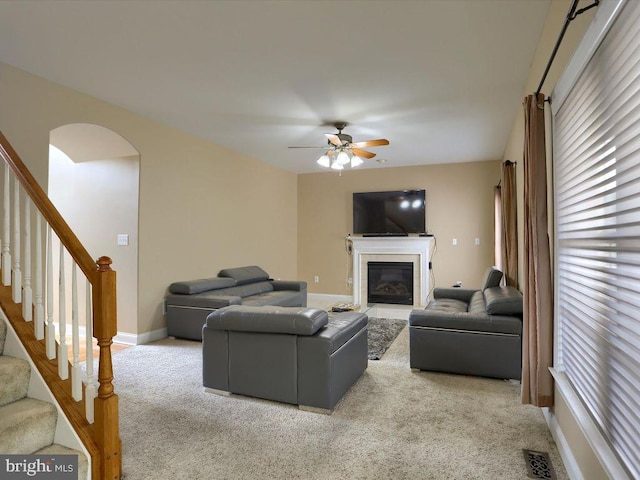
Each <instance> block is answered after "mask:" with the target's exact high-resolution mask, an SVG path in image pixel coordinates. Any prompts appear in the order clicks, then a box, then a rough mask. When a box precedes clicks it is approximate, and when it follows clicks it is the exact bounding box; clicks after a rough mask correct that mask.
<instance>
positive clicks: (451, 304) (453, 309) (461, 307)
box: [426, 298, 469, 313]
mask: <svg viewBox="0 0 640 480" xmlns="http://www.w3.org/2000/svg"><path fill="white" fill-rule="evenodd" d="M468 306H469V304H468V303H467V302H463V301H462V300H456V299H455V298H438V299H436V300H431V301H430V302H429V304H428V305H427V307H426V309H427V310H431V311H434V312H449V313H458V312H466V311H467V308H468Z"/></svg>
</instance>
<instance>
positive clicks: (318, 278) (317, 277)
mask: <svg viewBox="0 0 640 480" xmlns="http://www.w3.org/2000/svg"><path fill="white" fill-rule="evenodd" d="M313 283H320V277H319V276H318V275H316V276H314V277H313Z"/></svg>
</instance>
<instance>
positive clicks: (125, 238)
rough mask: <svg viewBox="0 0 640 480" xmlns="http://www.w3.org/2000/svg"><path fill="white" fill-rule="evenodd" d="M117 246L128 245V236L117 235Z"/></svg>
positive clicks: (124, 234)
mask: <svg viewBox="0 0 640 480" xmlns="http://www.w3.org/2000/svg"><path fill="white" fill-rule="evenodd" d="M118 245H122V246H127V245H129V234H127V233H119V234H118Z"/></svg>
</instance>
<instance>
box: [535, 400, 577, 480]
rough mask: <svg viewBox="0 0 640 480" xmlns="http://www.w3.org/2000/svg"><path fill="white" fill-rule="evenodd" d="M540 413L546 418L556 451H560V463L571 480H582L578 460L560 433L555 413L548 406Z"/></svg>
mask: <svg viewBox="0 0 640 480" xmlns="http://www.w3.org/2000/svg"><path fill="white" fill-rule="evenodd" d="M542 414H543V415H544V417H545V419H546V420H547V425H548V426H549V430H551V435H552V436H553V439H554V440H555V442H556V445H557V447H558V452H560V456H561V457H562V463H564V468H565V469H566V470H567V474H568V475H569V478H570V479H571V480H584V476H583V475H582V472H581V471H580V467H579V466H578V462H577V461H576V457H575V456H574V455H573V451H572V450H571V447H570V446H569V443H568V442H567V438H566V437H565V436H564V433H562V430H561V429H560V425H558V421H557V420H556V417H555V415H554V414H553V412H552V411H551V410H549V409H548V408H543V409H542Z"/></svg>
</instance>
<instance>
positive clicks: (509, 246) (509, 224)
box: [501, 160, 518, 288]
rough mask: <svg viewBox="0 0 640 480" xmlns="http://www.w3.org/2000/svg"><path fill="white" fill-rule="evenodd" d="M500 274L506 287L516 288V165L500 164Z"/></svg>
mask: <svg viewBox="0 0 640 480" xmlns="http://www.w3.org/2000/svg"><path fill="white" fill-rule="evenodd" d="M501 183H502V272H503V273H504V278H505V281H506V284H507V285H510V286H512V287H516V288H518V225H517V214H518V212H517V203H516V164H515V163H513V162H511V161H509V160H507V161H506V162H504V163H503V164H502V179H501Z"/></svg>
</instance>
